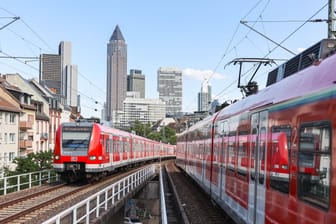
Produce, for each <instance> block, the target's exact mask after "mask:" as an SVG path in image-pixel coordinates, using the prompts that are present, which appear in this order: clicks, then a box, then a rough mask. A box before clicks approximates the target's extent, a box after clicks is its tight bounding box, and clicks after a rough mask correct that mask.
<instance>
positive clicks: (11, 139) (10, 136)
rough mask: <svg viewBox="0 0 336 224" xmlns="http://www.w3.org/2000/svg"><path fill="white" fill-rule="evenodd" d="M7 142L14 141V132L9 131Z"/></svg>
mask: <svg viewBox="0 0 336 224" xmlns="http://www.w3.org/2000/svg"><path fill="white" fill-rule="evenodd" d="M9 143H15V133H9Z"/></svg>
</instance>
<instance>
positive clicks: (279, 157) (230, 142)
mask: <svg viewBox="0 0 336 224" xmlns="http://www.w3.org/2000/svg"><path fill="white" fill-rule="evenodd" d="M335 50H336V42H335V40H323V41H321V42H319V43H318V44H316V45H314V46H313V47H312V48H309V49H307V50H306V51H304V52H302V53H301V54H300V55H298V56H296V57H294V58H293V59H291V60H289V61H288V62H286V63H285V64H283V65H281V66H280V67H279V68H277V69H275V70H273V71H272V72H270V73H269V76H268V79H269V80H268V81H269V82H268V85H267V86H266V88H264V89H263V90H260V91H259V92H257V93H256V94H253V95H250V96H248V97H246V98H244V99H242V100H240V101H237V102H235V103H233V104H231V105H229V106H227V107H225V108H223V109H222V110H220V111H218V112H217V113H215V114H213V115H211V116H209V117H207V118H206V119H204V120H202V121H200V122H198V123H196V124H195V125H193V126H191V127H190V128H189V129H187V130H185V131H184V132H182V133H181V134H179V135H178V136H177V148H176V164H177V165H178V166H179V167H181V168H182V169H183V170H185V172H186V173H187V174H188V175H190V176H191V177H192V178H193V179H194V180H195V181H196V182H197V183H198V184H199V185H200V186H201V187H202V188H203V189H204V190H205V191H206V192H207V193H208V194H209V195H210V197H211V199H212V200H214V201H216V202H217V204H218V205H220V206H221V207H222V208H223V209H224V210H225V211H227V212H228V214H230V216H232V218H233V219H234V220H235V221H236V222H237V223H256V224H263V223H305V224H306V223H309V224H313V223H316V224H317V223H319V224H320V223H330V224H331V223H336V156H335V155H336V55H335V54H333V53H334V52H335ZM310 61H311V63H309V62H310ZM300 66H301V67H300ZM286 69H287V70H286ZM290 70H292V71H290ZM293 70H294V71H293ZM286 72H287V73H286ZM288 73H291V74H289V75H288ZM274 74H275V75H276V76H277V78H274ZM272 79H273V81H272ZM277 79H278V81H276V80H277ZM270 80H271V81H270Z"/></svg>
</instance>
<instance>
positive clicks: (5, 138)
mask: <svg viewBox="0 0 336 224" xmlns="http://www.w3.org/2000/svg"><path fill="white" fill-rule="evenodd" d="M4 143H5V144H6V143H7V133H5V134H4Z"/></svg>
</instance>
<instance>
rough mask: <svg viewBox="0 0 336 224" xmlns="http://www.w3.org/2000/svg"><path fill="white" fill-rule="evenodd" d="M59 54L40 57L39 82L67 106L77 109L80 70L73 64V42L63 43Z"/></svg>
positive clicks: (60, 45) (59, 48)
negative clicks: (63, 100)
mask: <svg viewBox="0 0 336 224" xmlns="http://www.w3.org/2000/svg"><path fill="white" fill-rule="evenodd" d="M58 50H59V51H58V54H41V55H40V77H39V82H40V83H43V84H45V85H46V86H48V88H50V89H51V90H52V91H53V92H54V93H55V94H57V95H58V96H59V97H60V98H61V99H65V102H62V103H65V104H66V105H69V106H72V107H77V106H79V105H78V101H77V95H78V87H77V86H78V69H77V65H73V64H72V63H71V57H72V53H71V42H69V41H62V42H61V43H60V44H59V47H58Z"/></svg>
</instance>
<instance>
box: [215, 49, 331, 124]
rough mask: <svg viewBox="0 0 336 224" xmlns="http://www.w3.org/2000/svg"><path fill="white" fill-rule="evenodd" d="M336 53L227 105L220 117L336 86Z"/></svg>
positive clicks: (223, 117)
mask: <svg viewBox="0 0 336 224" xmlns="http://www.w3.org/2000/svg"><path fill="white" fill-rule="evenodd" d="M335 83H336V55H332V56H330V57H327V58H325V59H324V60H318V61H316V62H315V63H314V64H313V65H312V66H310V67H307V68H305V69H303V70H301V71H299V72H297V73H296V74H293V75H291V76H289V77H287V78H286V79H283V80H281V81H280V82H277V83H274V84H272V85H270V86H268V87H266V88H264V89H262V90H260V91H259V92H258V93H257V94H255V95H251V96H249V97H247V98H245V99H243V100H240V101H237V102H236V103H234V104H232V105H230V106H227V107H225V108H224V109H222V110H221V111H220V112H219V115H218V119H225V118H228V117H230V116H233V115H236V114H239V113H243V112H247V111H251V110H256V109H258V108H260V109H261V108H263V107H266V106H267V105H275V104H279V103H281V102H285V101H289V100H293V99H297V98H299V97H303V96H306V95H310V94H314V93H317V92H319V91H322V90H324V89H327V88H336V87H335Z"/></svg>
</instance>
